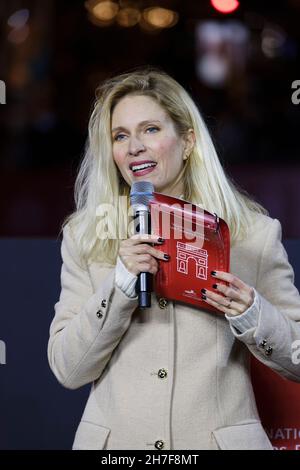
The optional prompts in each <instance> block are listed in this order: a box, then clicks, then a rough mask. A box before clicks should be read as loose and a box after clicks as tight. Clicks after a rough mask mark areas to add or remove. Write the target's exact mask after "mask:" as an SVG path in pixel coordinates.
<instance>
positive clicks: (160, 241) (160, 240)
mask: <svg viewBox="0 0 300 470" xmlns="http://www.w3.org/2000/svg"><path fill="white" fill-rule="evenodd" d="M157 241H158V243H163V242H164V241H165V239H164V238H161V237H159V238H158V239H157Z"/></svg>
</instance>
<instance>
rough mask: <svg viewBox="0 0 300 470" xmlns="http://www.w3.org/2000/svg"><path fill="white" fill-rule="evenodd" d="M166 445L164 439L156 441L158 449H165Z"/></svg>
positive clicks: (155, 445)
mask: <svg viewBox="0 0 300 470" xmlns="http://www.w3.org/2000/svg"><path fill="white" fill-rule="evenodd" d="M164 446H165V443H164V441H156V442H155V444H154V447H155V448H156V449H158V450H160V449H163V448H164Z"/></svg>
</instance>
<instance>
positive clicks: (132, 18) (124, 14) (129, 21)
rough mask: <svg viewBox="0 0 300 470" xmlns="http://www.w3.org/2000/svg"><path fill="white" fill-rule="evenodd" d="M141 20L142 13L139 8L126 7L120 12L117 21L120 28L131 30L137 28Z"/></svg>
mask: <svg viewBox="0 0 300 470" xmlns="http://www.w3.org/2000/svg"><path fill="white" fill-rule="evenodd" d="M140 19H141V13H140V11H139V10H138V9H137V8H133V7H126V8H122V9H121V10H119V12H118V14H117V17H116V20H117V22H118V23H119V25H120V26H123V27H124V28H129V27H131V26H135V25H136V24H137V23H138V22H139V21H140Z"/></svg>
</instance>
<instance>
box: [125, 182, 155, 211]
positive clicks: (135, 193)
mask: <svg viewBox="0 0 300 470" xmlns="http://www.w3.org/2000/svg"><path fill="white" fill-rule="evenodd" d="M153 191H154V186H153V184H152V183H150V182H149V181H136V182H135V183H132V186H131V191H130V203H131V205H132V206H134V205H135V204H143V205H145V206H148V205H149V203H150V201H151V200H152V199H153V197H154V196H153Z"/></svg>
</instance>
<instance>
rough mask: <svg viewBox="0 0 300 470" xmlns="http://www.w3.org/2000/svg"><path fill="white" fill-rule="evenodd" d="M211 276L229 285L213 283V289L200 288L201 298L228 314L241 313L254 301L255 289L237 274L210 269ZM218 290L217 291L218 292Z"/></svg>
mask: <svg viewBox="0 0 300 470" xmlns="http://www.w3.org/2000/svg"><path fill="white" fill-rule="evenodd" d="M211 275H212V277H213V278H216V279H222V280H223V281H226V282H229V286H226V285H224V284H219V283H217V282H216V283H215V284H213V288H214V289H215V291H214V292H213V291H210V290H208V289H202V290H201V292H202V299H203V300H204V301H205V302H207V303H208V304H210V305H212V306H213V307H216V308H217V309H218V310H220V311H221V312H223V313H226V314H227V315H229V316H236V315H241V314H242V313H244V312H245V311H246V310H247V309H248V308H249V307H251V305H252V304H253V302H254V297H255V291H254V289H253V287H250V286H248V284H246V283H245V282H243V281H241V280H240V279H239V278H238V277H237V276H233V274H230V273H226V272H223V271H212V272H211ZM218 292H219V293H218Z"/></svg>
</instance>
